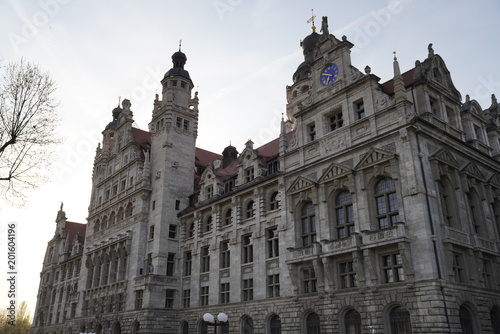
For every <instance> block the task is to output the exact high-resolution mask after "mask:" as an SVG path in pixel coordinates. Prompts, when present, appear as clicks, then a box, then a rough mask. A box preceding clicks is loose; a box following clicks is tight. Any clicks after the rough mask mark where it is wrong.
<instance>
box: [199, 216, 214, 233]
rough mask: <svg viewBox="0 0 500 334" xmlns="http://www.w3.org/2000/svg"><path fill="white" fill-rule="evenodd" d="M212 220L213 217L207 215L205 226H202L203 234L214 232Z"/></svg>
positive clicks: (204, 221) (204, 220)
mask: <svg viewBox="0 0 500 334" xmlns="http://www.w3.org/2000/svg"><path fill="white" fill-rule="evenodd" d="M212 220H213V217H212V215H211V214H210V215H206V216H205V218H204V219H203V225H202V230H201V232H202V233H208V232H210V231H211V230H212Z"/></svg>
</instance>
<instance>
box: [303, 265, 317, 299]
mask: <svg viewBox="0 0 500 334" xmlns="http://www.w3.org/2000/svg"><path fill="white" fill-rule="evenodd" d="M302 277H303V280H302V283H303V290H304V293H312V292H316V291H317V290H316V273H315V272H314V268H305V269H303V270H302Z"/></svg>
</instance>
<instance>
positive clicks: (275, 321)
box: [269, 315, 281, 334]
mask: <svg viewBox="0 0 500 334" xmlns="http://www.w3.org/2000/svg"><path fill="white" fill-rule="evenodd" d="M269 332H270V334H281V319H280V317H278V316H277V315H273V316H272V317H271V319H269Z"/></svg>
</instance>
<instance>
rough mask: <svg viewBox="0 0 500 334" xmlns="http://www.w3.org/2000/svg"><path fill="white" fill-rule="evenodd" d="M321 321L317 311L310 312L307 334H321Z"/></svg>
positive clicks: (307, 318) (307, 321)
mask: <svg viewBox="0 0 500 334" xmlns="http://www.w3.org/2000/svg"><path fill="white" fill-rule="evenodd" d="M320 325H321V321H320V319H319V316H318V315H317V314H316V313H310V314H309V315H308V316H307V317H306V333H307V334H320V333H321V326H320Z"/></svg>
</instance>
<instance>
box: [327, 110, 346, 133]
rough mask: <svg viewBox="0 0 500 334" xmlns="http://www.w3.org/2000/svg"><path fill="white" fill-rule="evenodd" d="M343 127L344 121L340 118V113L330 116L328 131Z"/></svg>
mask: <svg viewBox="0 0 500 334" xmlns="http://www.w3.org/2000/svg"><path fill="white" fill-rule="evenodd" d="M342 125H344V119H343V117H342V111H339V112H337V113H335V114H333V115H331V116H330V131H333V130H337V129H338V128H341V127H342Z"/></svg>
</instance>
